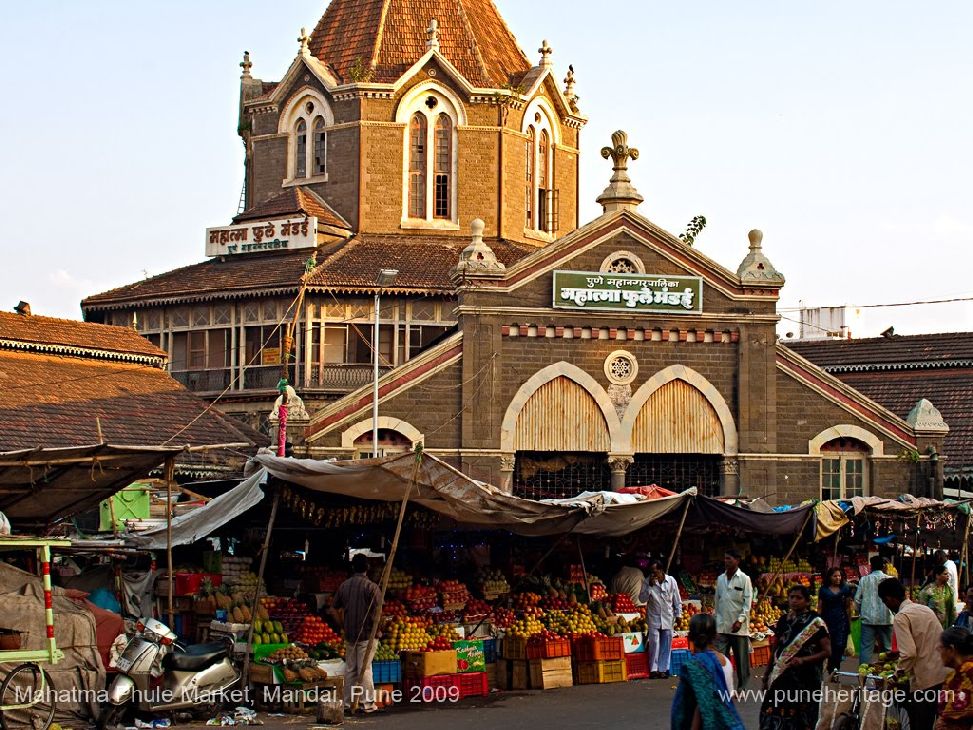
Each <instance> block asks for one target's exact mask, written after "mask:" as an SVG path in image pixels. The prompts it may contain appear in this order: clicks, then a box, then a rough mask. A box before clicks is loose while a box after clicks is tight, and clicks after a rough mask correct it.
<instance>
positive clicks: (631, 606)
mask: <svg viewBox="0 0 973 730" xmlns="http://www.w3.org/2000/svg"><path fill="white" fill-rule="evenodd" d="M611 604H612V611H614V612H615V613H638V612H639V610H638V608H637V607H636V606H635V603H634V602H633V601H632V597H631V596H630V595H628V594H627V593H612V595H611Z"/></svg>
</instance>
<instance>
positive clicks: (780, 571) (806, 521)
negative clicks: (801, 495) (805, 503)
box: [757, 508, 814, 601]
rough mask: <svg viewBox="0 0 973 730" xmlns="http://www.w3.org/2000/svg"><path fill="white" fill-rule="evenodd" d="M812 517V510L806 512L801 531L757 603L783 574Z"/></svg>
mask: <svg viewBox="0 0 973 730" xmlns="http://www.w3.org/2000/svg"><path fill="white" fill-rule="evenodd" d="M813 516H814V508H811V509H809V510H808V511H807V517H805V518H804V524H802V525H801V529H800V530H798V531H797V535H796V536H795V537H794V542H792V543H791V547H790V550H788V551H787V554H786V555H785V556H784V559H783V560H781V561H780V567H779V568H778V569H777V572H776V573H774V575H773V578H771V580H770V581H769V582H768V583H767V586H766V587H765V588H764V590H763V592H762V593H761V594H760V596H758V598H757V600H758V601H759V600H760V599H762V598H764V597H766V595H767V591H768V590H769V589H770V586H772V585H773V584H774V582H776V580H777V578H778V577H779V576H781V575H783V574H784V563H786V562H787V561H788V560H790V557H791V555H792V554H793V553H794V550H795V549H797V544H798V543H799V542H800V541H801V538H802V537H803V536H804V530H805V529H807V523H808V522H810V521H811V517H813Z"/></svg>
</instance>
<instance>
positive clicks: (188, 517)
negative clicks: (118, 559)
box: [129, 469, 267, 550]
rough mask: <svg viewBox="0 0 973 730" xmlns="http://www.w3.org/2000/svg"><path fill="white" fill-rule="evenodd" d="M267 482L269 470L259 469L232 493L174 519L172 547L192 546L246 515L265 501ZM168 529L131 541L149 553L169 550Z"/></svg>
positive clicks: (151, 531)
mask: <svg viewBox="0 0 973 730" xmlns="http://www.w3.org/2000/svg"><path fill="white" fill-rule="evenodd" d="M266 481H267V471H266V470H265V469H259V470H258V471H257V472H256V473H255V474H253V475H251V476H249V477H247V478H246V479H244V480H243V481H242V482H240V483H239V484H238V485H236V486H235V487H233V489H231V490H230V491H228V492H225V493H223V494H221V495H220V496H219V497H215V498H213V499H211V500H210V501H209V502H207V503H206V504H205V505H203V506H202V507H197V508H196V509H194V510H193V511H192V512H187V513H186V514H184V515H179V516H178V517H175V518H173V520H172V544H173V545H174V546H175V545H189V544H191V543H194V542H196V541H197V540H199V539H201V538H204V537H206V536H207V535H209V534H210V533H211V532H213V531H214V530H216V529H217V528H219V527H220V526H222V525H225V524H226V523H227V522H229V521H230V520H232V519H233V518H234V517H237V516H239V515H242V514H243V513H244V512H246V511H247V510H248V509H250V508H251V507H254V506H255V505H256V504H257V503H258V502H260V500H262V499H263V498H264V493H263V490H262V489H261V488H260V485H261V484H263V483H265V482H266ZM166 540H167V528H166V526H165V525H162V526H161V527H157V528H155V529H152V530H146V531H145V532H141V533H139V534H137V535H133V536H131V537H130V538H129V542H130V544H132V545H135V546H136V547H139V548H143V549H145V550H164V549H165V548H166V544H167V542H166Z"/></svg>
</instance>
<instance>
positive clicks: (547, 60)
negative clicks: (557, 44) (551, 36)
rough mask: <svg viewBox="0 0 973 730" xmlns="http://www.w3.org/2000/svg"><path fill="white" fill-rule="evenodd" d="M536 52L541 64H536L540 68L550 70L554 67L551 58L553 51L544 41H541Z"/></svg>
mask: <svg viewBox="0 0 973 730" xmlns="http://www.w3.org/2000/svg"><path fill="white" fill-rule="evenodd" d="M537 52H538V53H539V54H541V62H540V63H539V64H538V65H539V66H540V67H541V68H551V67H552V66H553V65H554V59H552V58H551V54H552V53H554V49H553V48H551V46H550V45H549V44H548V42H547V40H546V39H545V40H543V41H541V47H540V48H538V49H537Z"/></svg>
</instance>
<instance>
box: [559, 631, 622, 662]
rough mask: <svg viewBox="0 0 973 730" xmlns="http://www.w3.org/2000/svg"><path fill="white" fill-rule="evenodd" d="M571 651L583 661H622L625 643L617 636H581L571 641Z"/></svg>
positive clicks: (576, 657)
mask: <svg viewBox="0 0 973 730" xmlns="http://www.w3.org/2000/svg"><path fill="white" fill-rule="evenodd" d="M571 653H572V655H573V656H574V658H575V659H576V660H578V661H581V662H599V661H606V660H607V661H621V660H622V659H624V657H625V644H624V642H623V641H622V639H621V637H617V636H609V637H601V636H579V637H578V638H577V639H575V640H574V641H573V642H572V643H571Z"/></svg>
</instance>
